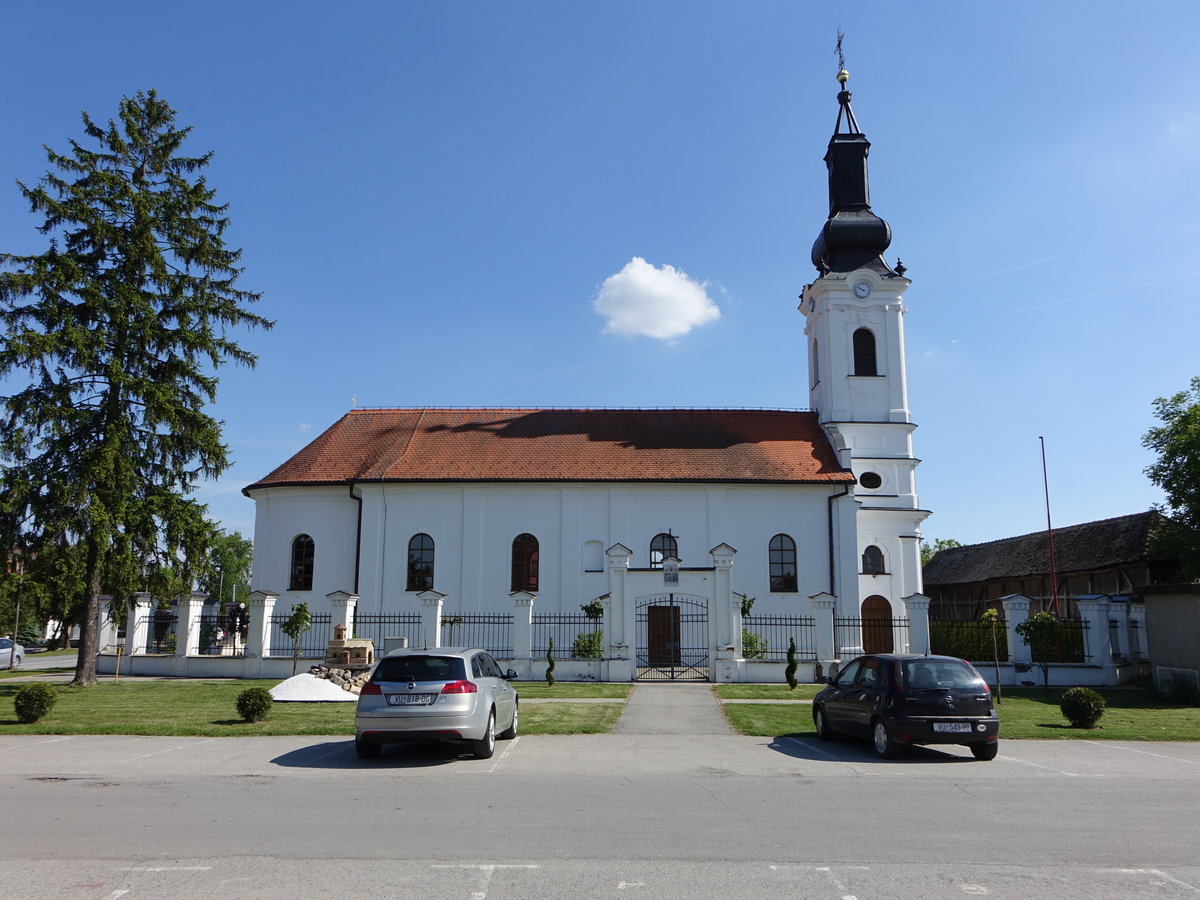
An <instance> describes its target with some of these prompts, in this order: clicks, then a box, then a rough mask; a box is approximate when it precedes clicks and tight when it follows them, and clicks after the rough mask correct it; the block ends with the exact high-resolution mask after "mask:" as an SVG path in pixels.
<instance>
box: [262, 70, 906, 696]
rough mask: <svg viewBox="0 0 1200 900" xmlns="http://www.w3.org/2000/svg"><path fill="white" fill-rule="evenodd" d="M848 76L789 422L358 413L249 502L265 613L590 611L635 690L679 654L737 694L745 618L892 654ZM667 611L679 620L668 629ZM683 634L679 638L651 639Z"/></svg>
mask: <svg viewBox="0 0 1200 900" xmlns="http://www.w3.org/2000/svg"><path fill="white" fill-rule="evenodd" d="M846 77H848V76H846V74H845V72H844V71H843V72H841V73H839V81H841V82H842V90H841V92H840V93H839V94H838V118H837V123H836V125H835V128H834V134H833V136H832V138H831V139H830V141H829V147H828V152H827V153H826V156H825V163H826V166H827V169H828V177H829V211H828V216H827V219H826V221H825V222H824V224H823V226H822V227H821V229H820V232H819V235H818V237H817V241H816V243H815V245H814V246H813V251H812V261H813V265H814V266H815V268H816V271H817V277H816V278H815V279H814V281H813V282H812V283H811V284H808V285H805V286H804V289H803V292H802V302H801V306H800V312H801V314H802V316H803V324H801V323H800V322H799V321H798V322H797V337H798V338H799V333H800V330H801V328H803V334H804V336H805V343H806V346H807V350H808V356H809V366H808V372H807V375H808V378H807V389H808V390H807V397H805V395H804V389H805V386H804V385H803V384H801V383H798V384H797V385H796V394H797V397H798V399H799V402H798V404H797V405H798V406H799V405H807V406H808V407H810V408H811V411H788V410H750V409H744V410H721V409H420V408H410V409H356V410H352V411H350V412H348V413H347V414H346V415H344V416H343V417H342V418H341V419H340V420H338V421H337V422H335V423H334V424H333V425H331V426H330V427H329V428H328V429H327V430H326V431H325V432H324V433H323V434H321V435H320V436H319V437H317V438H316V439H315V440H313V441H312V442H311V443H310V444H309V445H308V446H307V447H305V448H303V449H302V450H301V451H300V452H299V453H297V454H296V455H295V456H293V457H292V458H291V459H289V460H287V461H286V462H284V463H282V464H281V465H280V466H279V467H278V468H276V469H275V470H274V471H273V472H271V473H269V474H268V475H266V476H265V477H263V478H261V479H259V480H258V481H256V482H255V483H254V484H252V485H250V486H248V487H247V488H246V489H245V493H246V494H247V495H248V496H250V497H251V498H253V499H254V501H255V504H256V526H255V539H254V548H255V551H254V552H255V558H254V587H255V588H256V590H257V591H258V593H259V594H260V595H261V596H264V597H266V596H269V597H270V598H272V602H274V603H278V605H279V607H280V608H282V609H284V610H286V609H287V608H288V606H289V605H290V604H293V603H297V602H300V601H304V602H308V603H309V604H310V606H311V607H313V608H314V609H317V610H320V609H321V608H322V605H323V604H324V603H325V602H326V599H327V598H329V599H328V602H329V603H334V602H335V601H336V602H348V601H346V600H345V598H353V600H354V602H355V603H356V608H357V610H358V611H360V612H364V611H365V612H369V613H370V614H372V615H375V616H386V615H391V614H396V615H398V616H399V615H403V614H407V613H411V612H413V611H415V610H417V609H418V608H420V607H421V605H422V604H427V605H429V604H431V605H436V606H437V608H438V609H439V610H440V611H441V613H440V615H442V616H444V617H445V618H446V619H447V620H449V621H454V620H455V619H456V618H458V619H462V620H463V621H465V617H468V616H478V615H486V614H490V613H495V614H496V615H499V616H503V615H505V614H506V612H511V611H512V610H513V609H514V603H516V604H517V605H518V608H523V609H527V608H528V607H529V606H532V608H533V610H534V611H535V613H538V614H570V613H578V611H579V609H580V606H581V604H588V603H590V602H593V601H595V602H597V603H599V604H600V605H602V606H604V608H605V610H606V612H605V617H606V619H605V621H606V625H605V631H604V641H605V645H604V647H603V648H602V652H603V656H604V659H605V660H606V662H607V661H609V660H612V661H614V664H613V666H612V667H611V668H610V669H608V670H605V671H603V672H602V673H601V674H602V676H603V677H638V676H637V675H636V671H637V669H639V668H641V667H642V663H643V662H644V661H645V660H646V659H647V658H648V659H654V658H656V654H657V658H661V657H663V655H664V652H665V653H666V655H668V656H669V655H670V654H671V653H676V654H677V653H678V652H679V651H678V646H679V644H680V642H681V641H682V643H684V644H687V645H689V646H691V647H692V648H693V649H694V650H695V652H696V655H697V657H698V658H699V657H702V658H703V659H704V662H703V664H702V665H701V664H696V665H693V666H691V667H690V668H691V671H692V672H693V673H698V677H717V676H716V675H715V674H713V673H714V672H715V671H716V670H717V668H719V667H718V663H722V665H723V666H724V668H723V669H722V671H724V672H726V674H728V673H729V672H733V671H734V669H736V666H733V665H732V663H730V660H731V659H732V658H733V657H736V656H737V655H738V654H739V653H740V651H741V649H742V647H741V642H742V638H741V636H740V632H739V630H738V629H737V627H736V625H735V623H736V622H737V621H740V620H739V619H738V618H737V616H738V615H739V603H740V601H739V600H736V599H735V598H739V597H749V598H755V601H756V603H755V606H754V608H753V611H754V612H755V613H760V614H769V615H779V616H791V617H795V618H796V620H797V621H799V618H800V617H807V616H811V615H812V614H813V612H814V610H818V611H820V612H821V614H822V615H829V616H830V617H831V618H830V619H829V623H830V628H831V629H832V621H833V619H832V616H833V615H834V614H836V616H837V617H840V618H843V619H845V620H847V621H848V622H850V623H852V624H850V625H849V626H846V627H847V628H849V629H850V630H845V629H844V630H843V632H841V633H842V634H851V635H857V634H858V632H857V631H856V630H854V629H857V627H858V626H857V624H856V623H857V622H858V620H859V618H860V617H865V618H871V619H873V620H877V621H878V622H882V623H885V624H884V626H883V628H882V632H887V633H888V638H887V639H888V641H889V642H890V641H891V637H890V629H891V622H892V619H893V618H894V617H903V616H904V615H905V614H906V611H907V606H908V604H909V602H910V601H909V598H914V602H917V601H920V602H924V601H923V598H918V597H917V595H919V593H920V591H921V571H920V553H919V543H920V523H921V521H922V520H923V519H924V518H925V516H926V515H927V513H926V512H925V511H924V510H922V509H921V508H920V505H919V503H918V500H917V492H916V485H915V475H914V473H915V470H916V466H917V462H918V461H917V459H916V457H915V456H914V454H913V447H912V432H913V429H914V427H915V426H914V425H913V422H912V419H911V416H910V413H909V408H908V388H907V375H906V370H905V347H904V329H903V319H904V313H905V306H904V301H903V297H904V293H905V291H906V290H907V289H908V286H909V284H910V282H909V280H908V279H906V278H905V277H904V267H903V266H902V265H900V264H899V262H898V261H897V263H896V264H895V265H894V266H893V265H890V264H888V263H887V262H885V260H884V258H883V253H884V251H886V250H887V248H888V246H889V244H890V241H891V229H890V227H889V226H888V224H887V223H886V222H885V221H884V220H883V219H881V218H879V217H878V216H877V215H876V214H875V213H874V212H873V211H872V210H871V206H870V202H869V192H868V179H867V152H868V149H869V146H870V144H869V143H868V142H867V140H866V136H865V135H864V134H863V133H862V132H861V131H860V130H859V127H858V123H857V121H856V120H855V117H854V113H853V111H852V110H851V107H850V92H849V91H848V90H846V86H845V81H846ZM780 302H788V301H787V300H786V299H783V298H781V301H780ZM792 302H794V301H792ZM746 399H747V401H748V402H752V401H753V398H749V397H748V398H746ZM626 575H628V578H627V577H626ZM681 585H683V586H681ZM681 603H684V604H686V605H687V608H688V610H689V613H688V615H687V616H686V617H682V618H681V616H680V615H679V614H678V613H677V612H676V613H674V614H672V615H673V616H674V618H673V619H672V616H671V615H668V616H666V617H665V618H664V617H663V616H662V615H660V614H661V613H662V611H663V609H668V610H669V609H677V608H678V607H679V605H680V604H681ZM521 604H524V605H525V606H524V607H522V606H520V605H521ZM922 610H923V607H922ZM685 620H686V621H687V622H689V623H691V624H690V625H689V626H688V627H689V628H690V631H689V633H688V634H687V635H685V636H682V637H681V636H680V635H678V634H673V633H672V632H670V630H669V628H668V630H667V631H662V630H661V629H660V630H658V631H656V630H655V629H656V626H655V625H653V622H655V621H659V622H660V623H661V622H664V621H665V622H667V623H668V625H670V624H671V622H672V621H673V622H675V623H676V625H677V624H678V622H680V621H685ZM622 622H625V623H628V624H627V625H624V626H623V625H622V624H621V623H622ZM647 623H650V624H647ZM676 625H672V626H671V627H676ZM882 632H881V633H882ZM423 639H426V640H429V639H431V638H429V637H428V636H426V637H425V638H423ZM432 639H433V640H436V639H439V638H438V637H437V636H435V637H434V638H432ZM831 640H832V639H831ZM900 640H903V638H900ZM818 643H819V642H818ZM858 644H859V638H858V637H851V638H846V639H845V640H844V641H843V642H842V647H843V648H845V649H851V650H852V649H855V648H856V647H857V645H858ZM784 646H786V641H784ZM822 646H823V645H822ZM670 648H674V649H673V650H672V649H670ZM777 649H778V648H777ZM888 649H891V648H890V647H889V648H888ZM896 649H902V647H900V646H897V647H896ZM813 652H814V653H816V652H817V651H813ZM820 652H821V653H824V654H826V655H829V651H828V650H821V651H820ZM839 652H840V650H839ZM818 655H819V654H818ZM618 660H626V661H627V662H628V665H627V666H626V667H625V668H624V669H621V667H620V666H617V665H616V661H618ZM634 660H637V664H636V667H635V666H634V662H633V661H634ZM726 663H729V664H728V665H726ZM620 672H624V673H626V674H625V675H621V674H619V673H620ZM722 677H724V676H722Z"/></svg>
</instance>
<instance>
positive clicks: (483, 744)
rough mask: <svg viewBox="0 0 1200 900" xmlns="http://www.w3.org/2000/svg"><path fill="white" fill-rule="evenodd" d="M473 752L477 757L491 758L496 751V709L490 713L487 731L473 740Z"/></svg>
mask: <svg viewBox="0 0 1200 900" xmlns="http://www.w3.org/2000/svg"><path fill="white" fill-rule="evenodd" d="M471 752H472V753H474V754H475V758H476V759H491V757H492V754H493V753H495V752H496V711H495V710H494V709H493V710H492V711H491V712H490V713H488V723H487V731H485V732H484V733H483V737H481V738H480V739H479V740H477V741H472V742H471Z"/></svg>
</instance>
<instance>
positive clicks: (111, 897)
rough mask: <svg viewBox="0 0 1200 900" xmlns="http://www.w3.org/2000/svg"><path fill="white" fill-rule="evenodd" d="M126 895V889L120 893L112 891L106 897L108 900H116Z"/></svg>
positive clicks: (127, 891)
mask: <svg viewBox="0 0 1200 900" xmlns="http://www.w3.org/2000/svg"><path fill="white" fill-rule="evenodd" d="M128 893H129V890H128V889H125V890H120V891H113V892H112V893H111V894H109V895H108V897H109V900H117V898H118V897H124V896H125V895H126V894H128Z"/></svg>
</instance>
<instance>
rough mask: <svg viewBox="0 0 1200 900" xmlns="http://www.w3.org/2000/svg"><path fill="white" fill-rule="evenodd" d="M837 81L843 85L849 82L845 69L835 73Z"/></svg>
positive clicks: (848, 74)
mask: <svg viewBox="0 0 1200 900" xmlns="http://www.w3.org/2000/svg"><path fill="white" fill-rule="evenodd" d="M837 80H838V81H840V82H841V83H842V84H843V85H845V84H846V82H847V81H849V80H850V73H849V72H847V71H846V70H845V69H840V70H839V71H838V73H837Z"/></svg>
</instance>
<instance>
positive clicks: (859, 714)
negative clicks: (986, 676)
mask: <svg viewBox="0 0 1200 900" xmlns="http://www.w3.org/2000/svg"><path fill="white" fill-rule="evenodd" d="M825 681H826V684H827V685H828V687H826V688H825V689H824V690H823V691H821V692H820V693H819V694H817V696H816V697H815V698H814V699H813V724H814V725H815V726H816V729H817V737H819V738H820V739H821V740H823V741H828V740H830V739H831V738H833V736H834V733H835V732H840V733H843V734H850V735H855V736H858V737H866V738H870V739H871V741H872V743H874V745H875V752H876V753H877V754H879V755H880V756H881V757H883V758H884V759H892V758H894V757H895V756H896V755H897V754H898V753H899V752H900V750H901V748H903V747H905V746H907V745H908V744H963V745H965V746H967V747H970V748H971V752H972V753H973V754H974V755H975V758H976V759H995V758H996V751H997V750H998V749H999V736H1000V720H999V718H997V716H996V711H995V710H994V709H993V707H992V691H991V689H990V688H989V687H988V685H987V682H985V681H984V680H983V676H981V675H980V674H979V672H977V671H976V670H975V667H974V666H972V665H971V664H970V663H969V662H967V661H965V660H962V659H956V658H955V657H952V656H916V655H913V654H907V653H881V654H874V655H871V656H860V657H858V658H857V659H853V660H851V661H850V662H849V663H847V664H846V666H845V667H844V668H843V669H842V670H841V671H840V672H839V673H838V674H837V675H836V676H833V677H830V678H826V679H825Z"/></svg>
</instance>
